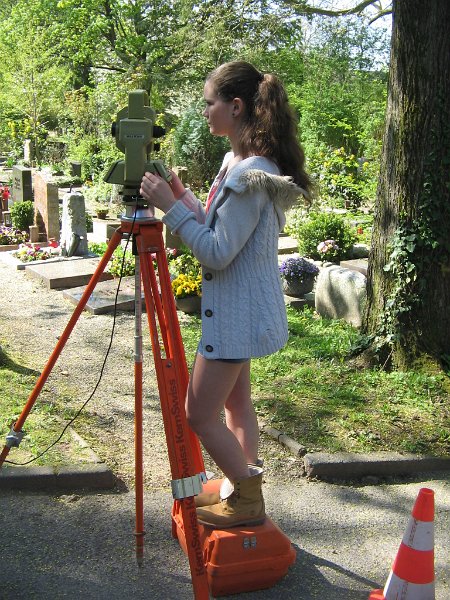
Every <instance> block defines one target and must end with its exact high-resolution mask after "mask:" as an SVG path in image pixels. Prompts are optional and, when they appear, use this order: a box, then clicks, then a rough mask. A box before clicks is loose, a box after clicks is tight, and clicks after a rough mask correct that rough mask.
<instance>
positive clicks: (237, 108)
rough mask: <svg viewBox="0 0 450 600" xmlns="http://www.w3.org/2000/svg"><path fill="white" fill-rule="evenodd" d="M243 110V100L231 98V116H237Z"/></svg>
mask: <svg viewBox="0 0 450 600" xmlns="http://www.w3.org/2000/svg"><path fill="white" fill-rule="evenodd" d="M243 111H244V102H243V100H242V98H234V99H233V112H232V115H233V117H237V116H239V115H240V114H242V112H243Z"/></svg>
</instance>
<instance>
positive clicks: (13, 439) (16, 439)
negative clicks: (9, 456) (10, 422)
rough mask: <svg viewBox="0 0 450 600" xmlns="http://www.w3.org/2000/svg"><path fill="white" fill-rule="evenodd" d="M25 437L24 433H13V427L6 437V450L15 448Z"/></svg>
mask: <svg viewBox="0 0 450 600" xmlns="http://www.w3.org/2000/svg"><path fill="white" fill-rule="evenodd" d="M24 435H25V432H24V431H14V427H12V428H11V431H10V432H9V433H8V435H7V436H6V446H7V447H8V448H17V447H18V446H19V444H20V442H21V441H22V439H23V436H24Z"/></svg>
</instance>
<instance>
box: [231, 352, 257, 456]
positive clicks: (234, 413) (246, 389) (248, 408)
mask: <svg viewBox="0 0 450 600" xmlns="http://www.w3.org/2000/svg"><path fill="white" fill-rule="evenodd" d="M225 420H226V424H227V426H228V428H229V429H231V431H232V432H233V433H234V435H235V436H236V437H237V439H238V440H239V443H240V445H241V447H242V449H243V451H244V455H245V458H246V461H247V462H248V463H253V464H256V460H257V458H258V442H259V426H258V419H257V417H256V412H255V409H254V407H253V403H252V400H251V386H250V361H247V362H246V363H244V365H243V366H242V370H241V372H240V374H239V377H238V379H237V381H236V384H235V386H234V388H233V390H232V391H231V394H230V395H229V396H228V398H227V400H226V402H225Z"/></svg>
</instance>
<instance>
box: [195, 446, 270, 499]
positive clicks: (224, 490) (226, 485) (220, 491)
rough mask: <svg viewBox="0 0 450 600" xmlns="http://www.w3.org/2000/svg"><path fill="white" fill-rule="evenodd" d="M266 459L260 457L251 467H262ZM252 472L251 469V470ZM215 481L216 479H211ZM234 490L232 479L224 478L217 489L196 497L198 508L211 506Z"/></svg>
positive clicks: (250, 464)
mask: <svg viewBox="0 0 450 600" xmlns="http://www.w3.org/2000/svg"><path fill="white" fill-rule="evenodd" d="M263 464H264V461H263V460H262V459H260V458H258V459H257V460H256V463H249V465H248V466H249V469H251V468H252V467H262V466H263ZM250 472H251V471H250ZM211 481H214V480H211ZM232 491H233V484H232V483H231V481H230V480H229V479H228V478H227V477H225V479H223V480H222V484H221V485H220V486H217V489H215V490H213V491H211V492H202V493H201V494H198V495H197V496H195V497H194V502H195V506H196V507H197V508H199V507H202V506H211V504H217V503H218V502H220V500H221V498H227V497H228V496H229V495H230V494H231V492H232Z"/></svg>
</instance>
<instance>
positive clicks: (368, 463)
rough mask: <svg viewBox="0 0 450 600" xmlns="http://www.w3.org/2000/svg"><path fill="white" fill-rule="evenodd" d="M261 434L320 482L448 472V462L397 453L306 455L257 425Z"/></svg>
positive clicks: (270, 429) (299, 447) (282, 436)
mask: <svg viewBox="0 0 450 600" xmlns="http://www.w3.org/2000/svg"><path fill="white" fill-rule="evenodd" d="M260 429H261V431H262V432H263V433H265V434H266V435H268V436H269V437H272V438H273V439H274V440H276V441H278V442H280V444H282V445H283V446H285V448H287V449H288V450H289V451H290V452H291V453H292V454H293V455H294V456H297V457H298V458H301V459H302V461H303V468H304V472H305V475H306V476H307V477H309V478H316V479H323V480H328V481H330V480H342V481H345V480H351V479H363V478H364V477H392V476H403V475H411V474H418V473H431V472H438V471H450V458H445V457H439V456H417V455H415V454H400V453H398V452H372V453H370V454H359V453H353V452H336V453H333V454H331V453H327V452H308V451H307V449H306V448H305V447H304V446H302V445H301V444H299V443H298V442H296V441H295V440H293V439H292V438H290V437H289V436H287V435H286V434H284V433H283V432H281V431H278V429H274V428H273V427H269V426H266V425H260Z"/></svg>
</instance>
